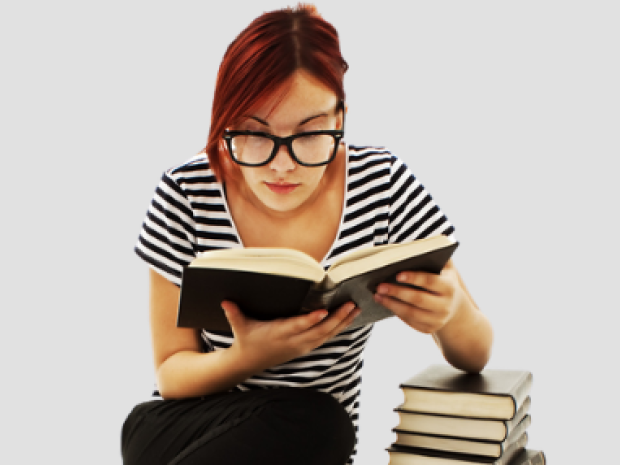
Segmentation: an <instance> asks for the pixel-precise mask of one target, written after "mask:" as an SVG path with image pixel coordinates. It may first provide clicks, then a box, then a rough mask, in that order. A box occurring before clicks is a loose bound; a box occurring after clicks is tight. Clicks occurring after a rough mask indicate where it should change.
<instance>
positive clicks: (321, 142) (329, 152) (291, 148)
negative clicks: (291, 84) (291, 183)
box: [223, 102, 344, 166]
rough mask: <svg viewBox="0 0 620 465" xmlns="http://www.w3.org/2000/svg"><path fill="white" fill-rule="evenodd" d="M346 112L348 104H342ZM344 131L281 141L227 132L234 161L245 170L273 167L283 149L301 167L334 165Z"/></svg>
mask: <svg viewBox="0 0 620 465" xmlns="http://www.w3.org/2000/svg"><path fill="white" fill-rule="evenodd" d="M339 108H341V109H342V110H343V127H344V102H341V104H339ZM343 137H344V130H339V129H337V130H324V131H308V132H301V133H299V134H293V135H292V136H288V137H278V136H274V135H272V134H268V133H265V132H255V131H226V133H225V134H224V136H223V139H224V140H225V141H226V145H227V147H228V153H230V156H231V158H232V159H233V160H234V161H235V162H236V163H238V164H239V165H243V166H264V165H266V164H268V163H270V162H271V161H272V160H273V159H274V158H275V156H276V154H277V153H278V150H279V149H280V146H281V145H285V146H286V147H287V148H288V153H289V155H290V156H291V158H292V159H293V160H295V161H296V162H297V163H298V164H300V165H301V166H322V165H327V164H328V163H329V162H331V161H332V160H333V159H334V157H335V156H336V154H337V153H338V146H339V145H340V140H341V139H342V138H343Z"/></svg>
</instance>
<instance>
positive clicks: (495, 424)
mask: <svg viewBox="0 0 620 465" xmlns="http://www.w3.org/2000/svg"><path fill="white" fill-rule="evenodd" d="M531 403H532V401H531V398H530V397H529V396H527V397H526V398H525V401H523V405H521V408H519V411H518V412H517V413H516V415H515V416H514V418H512V420H488V419H479V418H464V417H452V416H446V415H435V414H431V413H416V412H408V411H406V410H403V409H402V408H396V409H395V411H396V413H397V414H398V417H399V422H398V425H397V426H396V427H395V428H394V429H395V430H399V431H404V432H409V433H422V434H433V435H436V436H452V437H459V438H469V439H480V440H483V441H497V442H500V441H503V440H505V439H506V438H507V437H508V435H509V434H510V433H511V432H512V431H513V430H514V428H515V426H517V425H518V424H519V422H520V421H521V420H522V419H523V417H525V415H526V414H527V413H528V412H529V409H530V406H531Z"/></svg>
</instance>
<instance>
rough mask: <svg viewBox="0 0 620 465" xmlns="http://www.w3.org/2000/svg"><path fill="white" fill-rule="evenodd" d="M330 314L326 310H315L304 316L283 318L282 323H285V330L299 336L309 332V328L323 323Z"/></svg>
mask: <svg viewBox="0 0 620 465" xmlns="http://www.w3.org/2000/svg"><path fill="white" fill-rule="evenodd" d="M328 315H329V313H328V312H327V310H325V309H321V310H315V311H313V312H310V313H305V314H303V315H298V316H293V317H288V318H282V319H281V320H280V321H282V323H283V327H284V328H285V330H287V331H290V332H292V333H294V334H299V333H303V332H305V331H307V330H308V329H309V328H312V327H313V326H316V325H317V324H319V323H320V322H321V321H323V320H324V319H325V318H326V317H327V316H328Z"/></svg>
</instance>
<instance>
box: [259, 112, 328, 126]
mask: <svg viewBox="0 0 620 465" xmlns="http://www.w3.org/2000/svg"><path fill="white" fill-rule="evenodd" d="M322 116H329V113H319V114H318V115H313V116H309V117H308V118H306V119H304V120H302V121H301V122H300V123H299V124H298V125H297V126H303V125H304V124H306V123H309V122H310V121H312V120H313V119H316V118H321V117H322ZM248 118H250V119H253V120H254V121H257V122H258V123H260V124H262V125H264V126H269V123H268V122H267V121H265V120H263V119H261V118H259V117H258V116H248Z"/></svg>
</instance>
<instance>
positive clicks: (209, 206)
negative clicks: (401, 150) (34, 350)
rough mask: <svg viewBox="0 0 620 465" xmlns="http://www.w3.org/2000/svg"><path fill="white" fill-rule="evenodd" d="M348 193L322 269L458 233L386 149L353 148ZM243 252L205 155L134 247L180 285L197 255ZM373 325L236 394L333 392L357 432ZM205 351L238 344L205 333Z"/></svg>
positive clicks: (160, 202)
mask: <svg viewBox="0 0 620 465" xmlns="http://www.w3.org/2000/svg"><path fill="white" fill-rule="evenodd" d="M347 160H348V170H347V191H346V197H345V208H344V211H343V216H342V221H341V224H340V229H339V232H338V235H337V238H336V240H335V242H334V244H333V245H332V248H331V250H330V251H329V253H328V254H327V256H326V258H325V259H324V260H323V262H322V265H323V266H324V267H325V268H328V267H329V266H330V265H331V263H332V262H333V261H334V259H336V258H337V257H339V256H341V255H342V254H344V253H347V252H350V251H352V250H355V249H359V248H362V247H371V246H374V245H380V244H386V243H394V242H406V241H411V240H414V239H417V238H422V237H429V236H432V235H437V234H446V235H451V234H453V232H454V228H453V227H452V225H451V224H450V223H449V222H448V220H447V219H446V217H445V216H444V215H443V213H442V212H441V211H440V210H439V208H438V207H437V205H436V204H435V203H434V201H433V199H432V198H431V196H430V195H429V194H428V193H427V192H426V191H425V189H424V187H423V186H422V185H421V184H420V183H419V181H418V180H417V179H416V178H415V176H414V175H413V174H412V173H411V172H410V171H409V169H408V168H407V167H406V166H405V164H404V163H403V162H402V161H401V160H400V159H398V158H397V157H395V156H393V155H392V154H391V153H390V152H389V151H388V150H387V149H384V148H376V147H355V146H349V147H348V151H347ZM232 247H242V244H241V240H240V238H239V236H238V234H237V231H236V229H235V226H234V222H233V221H232V218H231V216H230V214H229V210H228V208H227V205H226V201H225V198H224V195H223V190H222V186H221V185H220V184H219V183H218V182H217V181H216V179H215V176H214V175H213V172H212V171H211V169H210V168H209V163H208V160H207V158H206V156H205V155H204V154H199V155H197V156H195V157H193V158H192V159H190V160H189V161H188V162H187V163H185V164H183V165H181V166H178V167H175V168H173V169H170V170H168V171H166V172H165V173H164V175H163V177H162V180H161V182H160V184H159V186H158V187H157V189H156V192H155V195H154V197H153V200H152V203H151V206H150V208H149V210H148V213H147V216H146V219H145V221H144V224H143V228H142V231H141V234H140V236H139V239H138V242H137V244H136V247H135V251H136V253H137V254H138V255H139V256H140V257H142V258H143V259H144V260H145V261H146V262H147V263H148V264H149V265H150V266H151V267H153V268H154V269H155V270H156V271H157V272H159V273H160V274H162V275H163V276H165V277H166V278H167V279H169V280H170V281H172V282H173V283H176V284H177V285H180V282H181V274H182V270H183V267H184V266H186V265H187V264H188V263H189V262H190V261H191V260H192V259H193V258H194V257H195V256H196V255H197V254H198V253H199V252H203V251H206V250H212V249H223V248H232ZM371 330H372V325H368V326H365V327H361V328H357V329H354V330H348V331H344V332H343V333H341V334H339V335H338V336H336V337H335V338H333V339H331V340H330V341H328V342H327V343H325V344H324V345H323V346H321V347H319V348H317V349H315V350H314V351H312V352H311V353H309V354H307V355H305V356H303V357H299V358H297V359H295V360H291V361H289V362H287V363H284V364H282V365H279V366H276V367H272V368H270V369H268V370H265V371H264V372H262V373H260V374H257V375H255V376H253V377H251V378H249V379H247V380H246V381H245V382H243V383H241V384H240V385H238V386H237V389H239V390H249V389H266V388H273V387H279V386H295V387H300V388H312V389H317V390H321V391H324V392H329V393H331V394H332V395H334V397H336V398H337V399H338V400H339V401H340V402H341V403H342V405H343V406H344V407H345V408H346V409H347V411H348V412H349V414H350V415H351V418H352V419H353V422H354V424H355V426H356V428H357V424H358V408H359V392H360V379H361V378H360V372H361V367H362V364H363V359H362V354H363V350H364V347H365V346H366V342H367V340H368V338H369V336H370V333H371ZM201 336H202V340H203V344H204V348H205V350H206V351H213V350H222V349H225V348H227V347H229V346H230V345H231V344H232V341H233V339H232V334H230V333H228V334H222V333H214V332H209V331H205V330H203V331H202V332H201Z"/></svg>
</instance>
